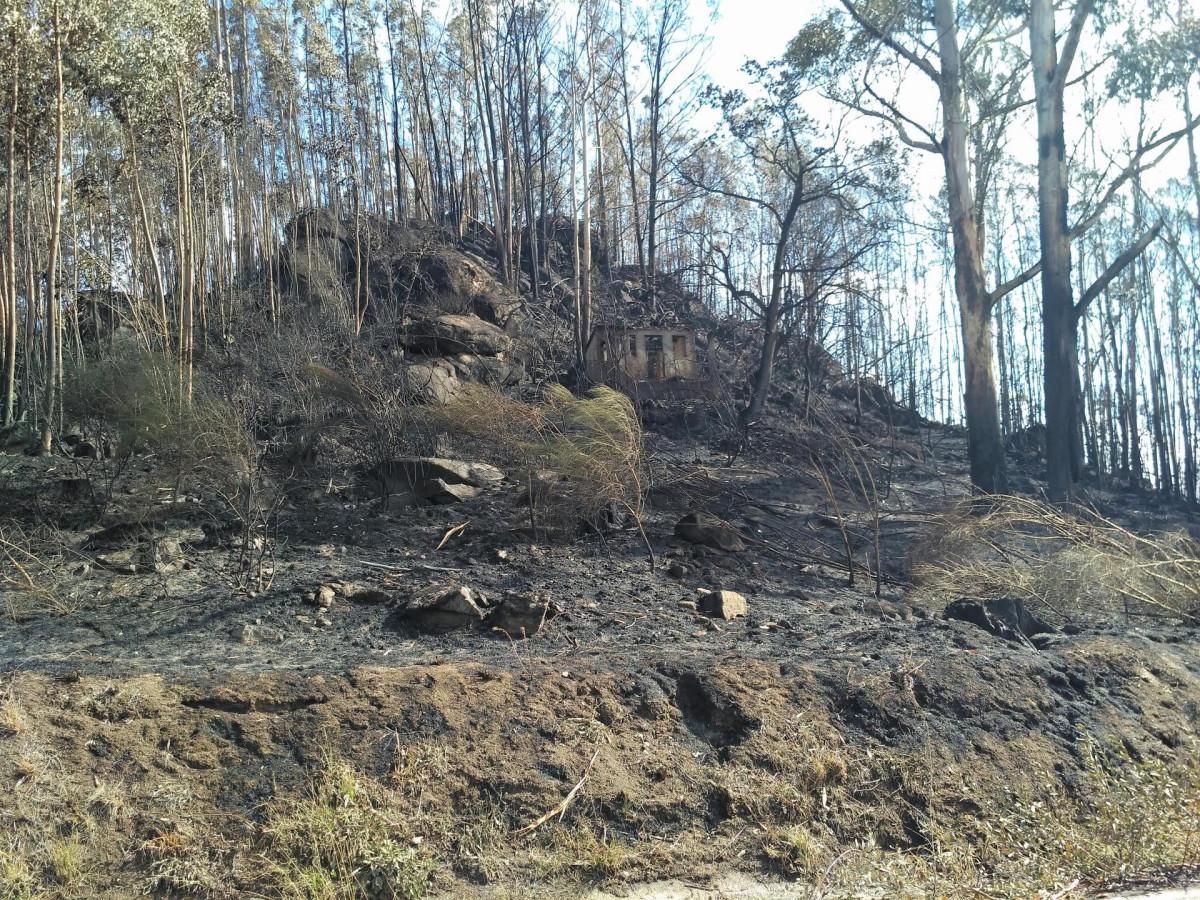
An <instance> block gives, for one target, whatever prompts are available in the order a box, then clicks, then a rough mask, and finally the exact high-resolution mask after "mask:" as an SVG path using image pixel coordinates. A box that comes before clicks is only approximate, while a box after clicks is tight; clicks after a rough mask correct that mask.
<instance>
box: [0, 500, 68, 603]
mask: <svg viewBox="0 0 1200 900" xmlns="http://www.w3.org/2000/svg"><path fill="white" fill-rule="evenodd" d="M57 543H58V541H57V540H56V539H55V536H54V535H53V534H52V535H51V536H50V537H49V538H48V537H47V536H46V535H41V536H39V537H34V536H33V535H30V534H27V533H26V532H25V531H24V530H23V529H21V527H20V526H19V525H16V524H13V523H10V524H9V525H8V526H7V527H5V528H0V596H3V598H4V607H3V611H4V614H5V615H6V616H7V617H8V618H10V619H22V618H25V617H26V616H29V615H30V614H32V613H35V612H43V611H48V612H55V613H58V614H59V615H67V614H68V613H71V612H74V610H75V608H76V607H75V604H74V603H73V602H72V601H71V600H70V599H68V598H67V597H66V596H65V593H64V592H63V591H62V590H60V589H59V586H58V584H59V581H60V580H61V578H62V571H63V570H62V565H61V563H62V559H61V556H59V557H58V558H55V557H56V555H57V554H56V551H57V549H58V548H57V547H55V548H54V549H55V553H50V552H47V547H48V545H50V546H53V545H56V544H57Z"/></svg>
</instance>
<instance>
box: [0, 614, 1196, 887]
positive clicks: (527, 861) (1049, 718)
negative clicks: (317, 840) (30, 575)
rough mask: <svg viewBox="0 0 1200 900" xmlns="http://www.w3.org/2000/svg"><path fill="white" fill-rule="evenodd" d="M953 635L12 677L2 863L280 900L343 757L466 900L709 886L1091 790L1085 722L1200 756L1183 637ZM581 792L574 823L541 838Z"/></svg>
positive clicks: (84, 879)
mask: <svg viewBox="0 0 1200 900" xmlns="http://www.w3.org/2000/svg"><path fill="white" fill-rule="evenodd" d="M943 627H944V628H950V629H951V633H950V634H948V635H945V636H946V637H949V638H950V640H949V641H945V642H944V643H943V646H944V649H943V650H942V651H941V652H939V653H938V654H936V656H933V657H929V658H926V659H923V660H916V659H913V658H911V657H910V658H908V659H905V658H903V657H902V656H901V657H897V656H896V655H894V654H886V651H885V647H886V642H874V641H870V642H867V641H864V640H863V639H862V638H866V637H867V635H865V634H864V635H862V636H861V638H860V639H858V640H857V641H854V642H853V644H854V646H853V649H850V648H847V649H846V651H845V652H842V653H827V655H826V656H825V657H823V658H821V659H819V660H816V659H810V660H809V661H807V662H804V663H799V662H791V663H784V664H772V663H767V662H759V661H753V660H746V659H738V658H736V657H735V658H730V659H728V660H726V661H725V662H722V663H721V664H719V665H716V666H709V667H701V666H681V665H679V664H678V663H673V662H667V661H664V662H661V663H659V664H658V665H657V666H654V667H653V668H650V669H645V668H643V669H641V670H638V671H625V672H621V671H614V670H612V669H609V668H607V667H605V668H595V667H593V666H591V665H588V664H581V661H578V660H576V661H571V660H568V659H564V660H562V661H552V660H542V659H535V658H533V657H528V658H526V657H525V656H523V651H521V650H520V649H519V648H518V649H514V652H513V659H512V665H509V666H506V667H497V666H494V665H473V664H457V665H451V664H436V663H435V664H432V665H423V666H404V667H399V668H379V667H363V668H357V669H354V670H352V671H350V672H349V673H347V674H346V675H343V676H334V675H305V674H301V673H294V674H278V675H258V676H249V677H238V676H233V677H230V676H227V675H224V674H217V673H214V675H213V676H212V677H210V678H202V679H199V680H196V681H190V682H178V681H173V680H170V679H164V678H163V677H161V676H156V675H145V676H138V677H133V678H127V679H122V680H113V679H107V678H102V677H94V676H82V677H81V676H78V675H74V674H70V673H66V674H61V675H58V676H49V675H37V674H32V673H15V674H10V675H8V676H6V677H5V678H4V679H3V683H2V685H0V691H2V694H3V696H4V698H5V700H4V715H3V727H4V736H3V737H0V760H2V763H0V768H2V769H3V772H2V773H0V776H2V777H3V778H4V780H5V782H6V785H5V786H6V795H5V796H6V800H5V801H3V803H2V804H0V810H2V811H3V818H4V820H5V821H4V825H5V830H6V833H7V834H8V835H9V838H8V845H7V846H8V849H7V850H5V851H2V852H3V853H5V854H7V857H8V858H9V859H10V860H11V861H12V862H11V865H17V864H18V862H19V863H20V864H22V865H25V866H27V867H28V868H29V869H30V870H31V871H37V870H38V867H39V866H45V865H51V866H53V862H52V861H51V862H47V860H52V858H53V857H52V851H53V848H54V847H56V846H58V845H57V844H55V842H56V841H61V840H63V839H64V838H63V834H65V835H66V838H65V839H67V840H70V841H73V842H74V845H73V846H74V850H73V852H76V853H77V854H78V855H79V863H80V866H79V873H78V874H77V876H76V877H74V878H72V879H70V882H71V884H70V887H71V889H72V891H74V895H75V896H79V895H80V893H79V892H80V891H82V892H83V893H85V894H86V895H87V896H89V897H114V898H115V897H127V896H130V895H131V894H134V893H137V892H139V891H141V890H142V889H144V888H146V887H148V886H154V885H157V886H159V887H164V888H174V889H183V888H185V887H186V886H187V882H186V879H185V874H184V873H190V874H187V875H186V877H187V878H191V879H192V880H193V882H194V883H203V884H209V885H214V886H215V885H219V886H220V889H219V890H218V889H216V888H214V891H215V893H214V895H215V896H230V897H240V896H259V895H261V894H262V893H266V894H268V895H273V894H278V893H279V890H280V884H279V881H278V878H277V877H276V876H277V875H278V867H279V866H282V865H284V862H282V861H280V860H279V859H276V858H275V857H273V856H272V854H273V853H274V852H275V851H276V849H277V848H275V845H274V844H273V843H272V838H271V835H272V834H273V832H272V828H273V827H274V826H275V825H277V824H278V821H279V820H280V817H282V816H283V815H284V814H285V810H291V809H292V806H291V804H294V803H296V802H298V801H297V798H301V797H305V796H307V795H308V792H310V791H311V785H312V782H313V779H314V778H318V777H321V776H320V773H322V772H325V771H327V770H328V769H329V767H330V766H331V765H334V764H335V762H336V764H337V765H344V766H345V767H347V768H346V771H347V772H353V773H355V775H354V777H356V778H361V779H363V784H369V785H382V786H383V787H382V788H380V789H381V790H382V789H386V790H387V792H388V794H387V797H388V798H389V799H388V800H387V802H388V803H390V804H392V805H391V806H387V807H386V809H387V810H388V812H387V815H389V816H392V817H394V818H395V820H396V822H397V825H396V827H399V828H402V829H403V832H404V833H405V834H407V835H411V836H412V837H411V838H410V839H409V843H410V845H411V846H412V847H416V848H418V850H419V855H420V857H421V858H422V859H424V860H426V861H427V862H428V863H429V865H430V866H431V867H432V869H433V872H434V874H433V879H434V886H435V887H437V886H440V887H441V888H443V889H445V890H447V891H449V894H450V895H452V896H464V895H465V894H466V893H467V892H468V891H469V888H468V887H466V885H469V884H470V883H472V882H474V883H476V884H478V883H479V882H480V881H483V882H490V881H494V880H499V881H501V882H504V883H510V884H511V883H517V882H520V881H523V880H525V879H530V878H533V879H537V880H543V879H548V880H549V882H550V884H554V883H561V879H563V878H567V879H573V878H574V877H575V876H577V875H584V876H588V877H597V876H600V877H612V876H614V875H617V874H620V875H621V876H622V877H626V878H631V877H632V878H648V877H654V878H666V877H672V876H689V877H691V878H693V879H694V878H697V877H703V876H705V875H708V874H713V873H716V872H718V871H720V870H722V869H728V868H730V867H735V868H741V867H748V871H754V870H755V869H756V867H757V865H758V862H757V861H758V860H761V859H763V858H768V859H769V858H770V854H771V853H772V852H775V850H776V849H777V847H776V845H775V843H774V842H776V841H777V840H778V836H779V829H786V828H792V827H796V826H797V825H799V824H801V823H803V825H804V827H805V828H807V829H808V830H809V831H811V832H812V833H813V834H815V835H819V836H821V837H820V840H821V841H823V842H825V843H827V844H828V845H829V846H830V847H833V846H837V845H843V846H844V845H848V844H849V845H853V842H854V841H855V840H857V839H859V838H861V836H862V835H864V834H870V835H873V837H874V841H875V842H876V844H877V845H878V847H880V848H881V849H883V850H887V849H893V850H911V849H913V848H920V847H925V846H927V845H928V844H929V843H930V842H931V841H935V840H938V839H939V836H940V835H942V836H944V831H939V829H947V828H952V827H953V828H966V827H967V826H968V823H969V822H970V821H971V820H972V818H973V817H974V816H975V815H976V814H978V813H980V811H982V810H984V809H987V808H990V806H992V805H993V804H994V803H995V802H996V798H1005V797H1021V798H1036V797H1039V796H1043V795H1044V794H1045V791H1046V782H1045V779H1046V778H1048V777H1049V773H1053V772H1057V773H1066V774H1067V775H1068V776H1069V777H1068V781H1071V780H1073V781H1074V782H1075V786H1074V789H1075V790H1077V791H1086V789H1087V785H1086V784H1085V783H1084V782H1085V780H1086V779H1085V778H1084V771H1083V770H1084V766H1083V757H1082V756H1081V749H1080V744H1079V734H1080V728H1081V727H1084V726H1085V725H1086V727H1089V728H1094V729H1103V730H1106V731H1108V732H1110V733H1112V734H1115V735H1119V737H1120V740H1121V741H1122V743H1123V745H1124V746H1125V747H1126V748H1128V750H1129V752H1130V753H1132V754H1134V756H1135V757H1139V758H1140V757H1143V756H1145V757H1147V758H1149V757H1153V756H1156V755H1157V756H1161V755H1163V754H1166V755H1169V756H1171V755H1187V754H1190V753H1192V752H1194V750H1193V748H1194V741H1195V732H1196V728H1197V723H1196V718H1195V710H1196V709H1197V708H1200V674H1198V673H1200V664H1198V661H1197V659H1196V657H1195V654H1194V652H1193V651H1191V650H1190V649H1187V648H1186V647H1184V646H1183V645H1165V644H1155V643H1153V642H1151V641H1142V642H1141V643H1140V645H1136V644H1131V643H1130V642H1127V641H1124V642H1123V641H1116V640H1112V639H1096V640H1091V641H1081V642H1079V643H1076V644H1073V645H1071V646H1069V647H1064V648H1063V651H1062V654H1061V656H1058V657H1055V658H1052V659H1049V660H1046V659H1043V658H1041V657H1039V656H1038V655H1037V654H1033V653H1030V654H1028V655H1026V656H1023V657H1022V658H1021V659H1020V661H1019V662H1014V661H1006V660H1003V659H999V658H997V657H996V656H995V655H994V654H989V653H985V652H979V651H976V650H974V649H972V648H970V647H963V646H961V645H962V644H963V643H965V642H964V641H963V640H962V638H963V637H965V636H966V635H969V634H970V632H964V631H962V630H961V629H958V628H957V626H943ZM956 636H958V639H957V640H955V637H956ZM956 644H957V646H956ZM1101 698H1103V700H1104V707H1103V708H1098V707H1099V703H1100V701H1101ZM585 773H586V775H587V777H586V779H584V775H585ZM1072 773H1074V774H1072ZM581 779H583V780H585V781H586V784H585V785H584V787H583V788H582V789H580V791H579V792H578V793H577V794H576V795H575V802H574V804H573V805H572V806H570V807H569V808H568V809H566V810H564V812H563V814H562V815H561V816H560V817H559V818H558V819H555V820H553V821H551V822H549V823H547V824H544V825H542V826H541V827H539V828H536V829H531V828H530V826H531V825H532V824H533V823H535V822H538V821H539V820H540V819H541V817H542V816H543V814H545V813H546V812H547V811H548V810H552V809H555V808H556V807H557V806H558V804H560V803H561V802H562V801H563V798H564V797H566V796H567V795H568V794H569V793H570V792H571V791H572V788H573V787H574V786H576V785H577V784H579V782H580V781H581ZM380 802H383V801H380ZM289 822H290V820H289ZM64 830H65V831H64ZM166 836H172V837H171V838H170V839H169V840H168V839H167V837H166ZM418 839H419V840H418ZM414 841H415V843H414ZM167 844H169V845H170V847H169V851H168V850H164V849H163V847H164V846H165V845H167ZM22 848H24V850H29V851H32V852H26V853H24V855H21V852H20V851H22ZM38 848H48V849H44V850H41V853H42V854H43V855H42V856H39V851H38ZM46 854H51V855H46ZM164 860H167V861H170V863H171V865H166V864H165V863H164ZM185 862H186V865H184V863H185ZM56 877H57V876H56ZM463 879H465V882H464V881H463ZM364 896H365V895H364Z"/></svg>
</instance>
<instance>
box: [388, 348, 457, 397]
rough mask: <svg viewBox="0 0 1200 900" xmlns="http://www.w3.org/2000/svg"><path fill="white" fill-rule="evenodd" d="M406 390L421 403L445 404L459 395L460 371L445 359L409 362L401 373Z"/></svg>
mask: <svg viewBox="0 0 1200 900" xmlns="http://www.w3.org/2000/svg"><path fill="white" fill-rule="evenodd" d="M401 378H402V380H403V383H404V390H405V392H406V393H407V394H408V396H409V397H410V398H411V399H412V400H415V401H417V402H419V403H428V404H430V405H432V406H444V405H445V404H447V403H449V402H450V401H451V400H453V399H454V398H455V397H456V396H457V395H458V390H459V383H458V373H457V372H456V371H455V369H454V365H453V364H452V363H450V362H448V361H447V360H444V359H435V360H430V361H421V362H409V363H407V364H406V365H405V366H404V368H403V370H402V373H401Z"/></svg>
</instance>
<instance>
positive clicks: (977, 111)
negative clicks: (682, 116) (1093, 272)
mask: <svg viewBox="0 0 1200 900" xmlns="http://www.w3.org/2000/svg"><path fill="white" fill-rule="evenodd" d="M841 2H842V9H841V10H840V11H837V12H834V13H831V14H829V15H826V16H823V17H820V18H817V19H814V20H813V21H812V22H810V23H809V24H808V25H807V26H805V28H804V29H802V31H801V32H800V34H799V35H797V37H796V38H795V39H794V40H793V41H792V43H791V45H790V46H789V49H788V54H787V59H788V62H789V63H790V64H791V65H792V67H793V69H794V70H795V72H796V75H797V76H798V77H805V78H808V79H810V80H812V81H814V82H816V83H823V84H824V85H826V87H825V90H826V93H827V95H828V96H829V97H830V98H831V99H833V100H834V101H836V102H838V103H840V104H842V105H844V106H846V107H848V108H851V109H853V110H856V111H857V112H858V113H860V114H861V115H863V116H865V117H868V118H870V119H874V120H879V121H882V122H885V123H887V124H888V125H889V126H890V127H891V128H892V129H893V130H894V133H895V134H896V136H897V137H898V138H899V140H900V141H901V142H902V143H904V144H905V145H907V146H908V147H910V148H912V149H915V150H919V151H922V152H926V153H930V154H935V155H937V156H939V157H940V158H941V162H942V167H943V171H944V175H945V182H946V193H945V200H946V204H947V213H948V223H949V228H950V233H951V238H952V243H953V265H954V286H955V294H956V296H957V299H958V308H959V318H960V325H961V329H960V331H961V336H962V357H963V368H964V374H965V381H966V384H965V395H964V411H965V413H966V419H967V429H968V453H969V457H970V466H971V481H972V483H973V484H974V485H975V487H976V488H977V489H979V490H981V491H984V492H987V493H996V492H1002V491H1004V490H1005V489H1006V488H1007V484H1008V479H1007V474H1006V467H1005V458H1004V442H1003V435H1002V432H1001V428H1000V415H999V407H998V402H997V389H996V376H995V371H994V369H995V351H994V343H993V335H992V313H993V310H994V308H995V306H996V304H997V303H998V302H999V301H1000V300H1001V299H1002V298H1003V297H1004V296H1005V295H1007V294H1008V293H1010V292H1011V291H1012V290H1014V289H1015V288H1016V287H1018V286H1019V285H1020V284H1023V283H1024V281H1027V280H1028V278H1029V277H1032V276H1026V277H1025V278H1024V279H1023V280H1012V281H1009V282H1006V283H1004V284H997V285H995V286H993V287H989V284H988V279H987V274H986V268H985V259H986V255H985V253H986V216H985V209H984V206H983V198H984V197H985V196H986V194H987V185H988V181H989V179H990V178H991V175H992V171H993V168H994V166H995V164H996V161H997V160H998V158H999V155H1000V153H1001V151H1002V149H1003V135H1004V133H1005V130H1006V128H1007V126H1008V124H1009V123H1010V122H1011V118H1012V116H1013V114H1014V113H1015V111H1016V110H1017V109H1019V108H1020V107H1021V105H1022V101H1021V98H1020V84H1021V77H1022V75H1021V73H1022V70H1023V67H1024V60H1023V59H1022V58H1021V56H1020V55H1019V54H1017V53H1015V52H1014V51H1013V49H1012V46H1011V44H1010V42H1008V41H1007V40H1006V39H1005V35H1006V29H1007V28H1009V27H1010V26H1011V21H1010V18H1011V16H1010V12H1009V5H1008V4H1006V3H1004V2H1002V0H975V2H961V3H955V0H933V2H932V3H926V2H921V0H900V2H883V0H841ZM914 79H915V83H917V84H924V85H925V87H924V88H922V87H917V88H916V89H915V92H914V91H913V85H914ZM906 90H907V91H908V93H907V94H906V95H905V94H904V91H906ZM930 93H932V97H928V95H929V94H930ZM923 98H926V99H923ZM929 99H935V100H936V103H929V102H928V101H929ZM933 110H937V113H935V114H931V111H933Z"/></svg>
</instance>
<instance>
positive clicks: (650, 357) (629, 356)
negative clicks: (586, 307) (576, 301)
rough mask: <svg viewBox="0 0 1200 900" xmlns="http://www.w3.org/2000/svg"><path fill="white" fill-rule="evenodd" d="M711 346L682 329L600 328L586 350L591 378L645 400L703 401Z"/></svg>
mask: <svg viewBox="0 0 1200 900" xmlns="http://www.w3.org/2000/svg"><path fill="white" fill-rule="evenodd" d="M713 340H715V339H714V338H711V337H709V338H708V340H705V338H704V336H703V335H700V334H698V333H697V331H696V330H695V329H694V328H692V327H690V326H687V325H682V324H672V325H609V326H602V327H600V328H597V329H596V330H595V331H594V332H592V338H591V340H590V341H589V342H588V345H587V350H586V353H585V358H586V361H587V375H588V378H589V379H590V380H591V381H593V382H596V383H599V384H607V385H608V386H610V387H613V388H616V389H617V390H620V391H623V392H624V393H627V394H629V395H631V396H636V397H639V398H642V399H656V398H669V397H688V396H705V395H707V394H709V393H711V390H712V387H713V374H714V373H713V371H712V366H711V365H710V360H711V359H713V358H714V357H713V349H714V348H713V346H712V343H711V342H712V341H713Z"/></svg>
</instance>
